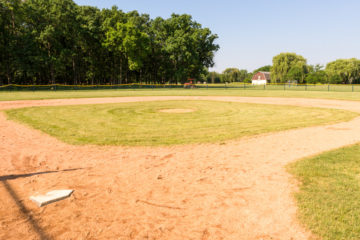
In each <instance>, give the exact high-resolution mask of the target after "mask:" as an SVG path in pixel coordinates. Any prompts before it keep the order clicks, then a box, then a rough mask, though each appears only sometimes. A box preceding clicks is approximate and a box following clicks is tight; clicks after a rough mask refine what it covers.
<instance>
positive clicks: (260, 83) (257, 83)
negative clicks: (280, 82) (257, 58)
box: [251, 80, 266, 85]
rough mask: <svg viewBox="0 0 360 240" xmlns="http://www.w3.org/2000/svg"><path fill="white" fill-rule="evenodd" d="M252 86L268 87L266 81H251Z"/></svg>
mask: <svg viewBox="0 0 360 240" xmlns="http://www.w3.org/2000/svg"><path fill="white" fill-rule="evenodd" d="M251 83H252V85H266V80H251Z"/></svg>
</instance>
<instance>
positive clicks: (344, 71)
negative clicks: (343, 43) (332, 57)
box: [325, 58, 360, 84]
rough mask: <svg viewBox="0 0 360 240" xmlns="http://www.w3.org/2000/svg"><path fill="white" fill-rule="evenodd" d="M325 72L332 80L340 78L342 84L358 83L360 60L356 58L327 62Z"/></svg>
mask: <svg viewBox="0 0 360 240" xmlns="http://www.w3.org/2000/svg"><path fill="white" fill-rule="evenodd" d="M325 71H326V72H327V74H328V75H329V77H330V78H332V79H336V78H340V79H341V81H342V83H350V84H351V83H354V82H358V81H359V79H360V60H359V59H356V58H351V59H338V60H336V61H333V62H329V63H328V64H327V65H326V69H325ZM335 76H338V77H335Z"/></svg>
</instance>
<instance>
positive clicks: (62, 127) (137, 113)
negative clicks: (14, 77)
mask: <svg viewBox="0 0 360 240" xmlns="http://www.w3.org/2000/svg"><path fill="white" fill-rule="evenodd" d="M173 108H175V109H176V108H189V109H193V110H194V112H191V113H163V112H159V110H161V109H173ZM7 114H8V116H9V117H10V119H15V120H18V121H20V122H23V123H26V124H28V125H30V126H32V127H34V128H36V129H40V130H42V131H44V132H46V133H48V134H50V135H52V136H55V137H57V138H59V139H60V140H62V141H65V142H68V143H71V144H99V145H148V146H154V145H171V144H190V143H204V142H219V141H223V140H228V139H235V138H240V137H243V136H249V135H254V134H260V133H266V132H272V131H280V130H285V129H291V128H298V127H306V126H311V125H319V124H326V123H334V122H341V121H346V120H350V119H352V118H353V117H355V116H357V114H356V113H352V112H348V111H342V110H333V109H321V108H303V107H294V106H276V105H260V104H245V103H233V102H217V101H159V102H141V103H118V104H98V105H77V106H61V107H31V108H23V109H12V110H8V111H7Z"/></svg>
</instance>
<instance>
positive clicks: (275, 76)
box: [271, 53, 307, 83]
mask: <svg viewBox="0 0 360 240" xmlns="http://www.w3.org/2000/svg"><path fill="white" fill-rule="evenodd" d="M306 73H307V65H306V59H305V58H304V57H303V56H300V55H297V54H295V53H280V54H279V55H276V56H275V57H274V58H273V66H272V69H271V81H272V82H276V83H277V82H285V81H288V80H297V81H299V82H303V81H304V79H305V75H306Z"/></svg>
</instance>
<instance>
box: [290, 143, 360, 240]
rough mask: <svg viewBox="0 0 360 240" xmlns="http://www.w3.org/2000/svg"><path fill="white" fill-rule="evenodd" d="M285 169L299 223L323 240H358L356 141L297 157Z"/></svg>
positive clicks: (359, 162)
mask: <svg viewBox="0 0 360 240" xmlns="http://www.w3.org/2000/svg"><path fill="white" fill-rule="evenodd" d="M289 170H290V172H291V173H293V174H294V175H295V176H296V177H297V178H298V179H299V180H300V182H301V185H300V191H299V192H298V193H296V199H297V202H298V206H299V215H300V218H301V220H302V222H303V223H305V224H306V225H307V226H308V228H309V229H310V230H311V231H312V232H313V233H315V234H316V235H318V236H319V237H320V238H321V239H323V240H337V239H339V240H340V239H341V240H347V239H349V240H350V239H352V240H355V239H360V144H357V145H354V146H351V147H346V148H341V149H338V150H335V151H330V152H326V153H324V154H321V155H319V156H316V157H312V158H307V159H304V160H300V161H298V162H296V163H294V164H291V165H290V166H289Z"/></svg>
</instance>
